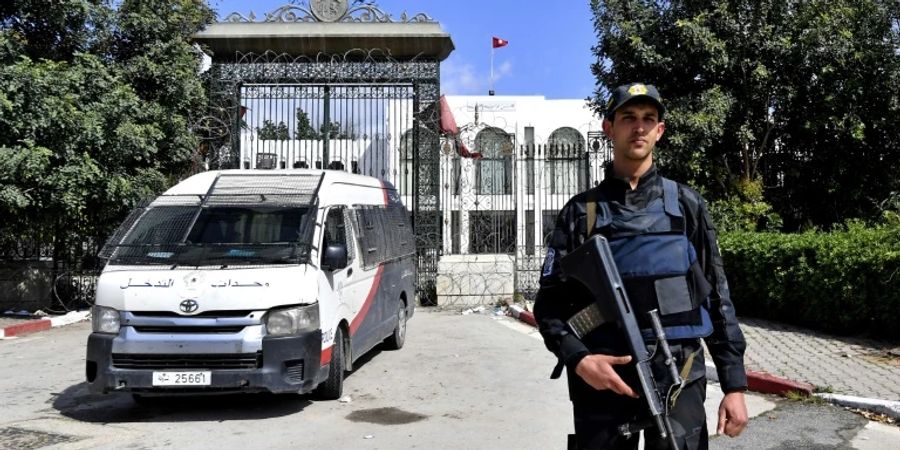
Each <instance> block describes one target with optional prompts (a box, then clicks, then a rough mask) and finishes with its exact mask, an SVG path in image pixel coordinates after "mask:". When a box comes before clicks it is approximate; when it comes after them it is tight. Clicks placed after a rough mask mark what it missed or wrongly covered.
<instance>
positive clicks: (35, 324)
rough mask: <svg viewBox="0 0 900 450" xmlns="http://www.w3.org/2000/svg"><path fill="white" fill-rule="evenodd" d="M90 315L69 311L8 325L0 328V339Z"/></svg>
mask: <svg viewBox="0 0 900 450" xmlns="http://www.w3.org/2000/svg"><path fill="white" fill-rule="evenodd" d="M90 315H91V312H90V311H71V312H69V313H67V314H65V315H62V316H58V317H52V318H48V319H37V320H29V321H27V322H22V323H17V324H15V325H9V326H7V327H4V328H0V339H6V338H12V337H18V336H23V335H26V334H31V333H37V332H39V331H46V330H49V329H51V328H56V327H61V326H64V325H70V324H73V323H77V322H81V321H84V320H87V319H88V318H89V317H90Z"/></svg>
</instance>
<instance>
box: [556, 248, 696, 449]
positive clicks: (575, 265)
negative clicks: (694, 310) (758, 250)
mask: <svg viewBox="0 0 900 450" xmlns="http://www.w3.org/2000/svg"><path fill="white" fill-rule="evenodd" d="M560 267H561V268H562V276H563V278H572V279H574V280H576V281H578V282H580V283H581V284H583V285H585V287H587V288H588V290H589V291H590V292H591V295H592V296H593V297H594V299H595V303H596V308H595V307H594V306H593V305H592V306H591V309H592V310H594V312H593V313H592V314H590V315H593V316H595V317H594V318H593V320H592V319H585V317H584V316H582V317H581V318H579V320H581V321H582V322H584V321H587V322H595V323H597V322H599V321H602V320H603V319H608V320H610V321H613V320H614V321H615V322H616V323H618V324H619V326H620V328H621V329H622V330H623V331H624V332H625V335H626V338H627V341H628V346H629V350H630V351H631V356H632V357H633V358H634V361H635V365H636V368H637V375H638V380H639V381H640V384H641V386H640V389H641V395H642V396H643V397H644V398H645V399H646V401H647V407H648V408H649V412H650V419H649V420H643V421H637V422H634V423H626V424H624V425H621V426H620V427H619V434H621V435H623V436H626V437H627V436H631V435H632V434H634V433H637V432H638V431H640V430H643V429H645V428H648V427H650V426H653V425H654V424H655V425H656V428H657V429H658V430H659V436H660V437H661V438H663V439H666V440H668V442H669V447H670V448H672V449H673V450H677V449H678V444H677V442H676V441H675V436H673V434H672V424H671V422H670V421H669V416H668V407H667V406H668V405H667V402H668V397H669V396H668V395H666V396H662V397H661V396H660V394H659V391H658V390H657V386H656V381H655V380H654V379H653V372H652V370H651V368H650V360H651V358H652V357H653V355H652V354H651V353H650V352H649V351H648V350H647V346H646V345H644V339H643V337H642V336H641V330H640V328H639V327H638V324H637V319H635V315H634V310H633V309H632V308H631V302H630V301H629V300H628V295H627V294H626V293H625V286H624V285H623V284H622V278H621V277H620V276H619V270H618V268H617V267H616V262H615V260H614V259H613V255H612V251H610V249H609V243H608V242H607V240H606V238H604V237H603V236H601V235H594V236H592V237H591V238H590V239H588V240H587V241H586V242H585V243H584V244H582V245H581V246H579V247H578V248H576V249H575V250H574V251H572V252H571V253H569V254H568V255H566V256H564V257H563V258H562V259H561V260H560ZM649 314H650V321H651V322H652V324H653V333H654V335H655V337H656V349H657V350H662V352H663V355H664V356H665V359H666V361H665V363H666V365H667V366H668V367H669V370H670V371H671V372H672V377H673V378H672V379H673V380H674V383H675V384H682V385H683V381H682V378H681V376H680V375H679V373H678V369H677V368H676V364H675V359H674V358H672V352H671V350H670V349H669V343H668V341H667V340H666V335H665V332H664V331H663V327H662V323H661V322H660V320H659V312H658V311H657V310H655V309H654V310H653V311H650V313H649ZM579 315H581V314H578V315H576V316H579ZM597 316H599V317H597ZM571 322H572V321H571V320H570V326H571V327H572V328H573V330H574V331H575V334H576V335H577V336H578V337H579V338H582V337H583V336H582V335H580V334H581V333H579V330H578V329H579V328H581V330H582V331H584V330H590V329H593V328H595V326H588V327H586V328H585V327H584V326H581V327H579V326H578V325H577V324H574V325H573V324H572V323H571ZM582 325H584V324H582ZM585 334H586V333H585Z"/></svg>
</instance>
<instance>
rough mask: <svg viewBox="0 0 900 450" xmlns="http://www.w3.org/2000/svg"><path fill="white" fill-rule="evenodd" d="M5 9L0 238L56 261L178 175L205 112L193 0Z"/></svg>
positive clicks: (20, 0)
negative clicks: (195, 119)
mask: <svg viewBox="0 0 900 450" xmlns="http://www.w3.org/2000/svg"><path fill="white" fill-rule="evenodd" d="M116 4H117V5H118V8H116V9H113V8H112V7H111V6H110V2H107V1H103V0H63V1H40V0H14V1H11V2H5V3H3V5H2V6H0V129H2V130H4V132H3V133H0V216H2V217H3V218H4V220H3V221H0V237H2V238H0V239H2V240H6V241H7V243H9V241H13V242H15V241H21V240H23V239H29V238H34V237H37V238H38V239H40V240H41V241H42V242H43V243H44V244H46V245H52V247H53V254H54V261H63V260H67V259H69V256H68V255H67V253H68V251H69V250H70V249H72V248H76V247H79V245H78V244H81V243H82V242H84V241H85V240H87V239H88V238H94V239H96V240H102V239H103V238H104V237H105V236H107V235H108V234H109V233H110V232H111V231H112V229H113V228H114V227H115V226H116V225H117V224H118V222H119V220H120V219H121V217H123V215H124V214H125V213H127V211H128V210H129V209H130V208H131V207H132V206H133V205H134V204H135V203H136V202H137V201H138V200H139V199H140V198H142V197H145V196H147V195H150V194H153V193H158V192H160V191H161V190H163V189H164V188H165V187H166V186H167V185H169V184H170V183H171V182H172V179H173V178H174V177H177V176H178V174H179V173H182V172H183V171H184V170H185V168H186V167H187V166H188V165H189V164H190V162H191V156H192V154H193V152H195V151H196V149H197V148H198V146H199V143H198V141H197V138H196V137H195V136H194V135H193V134H192V133H191V132H190V129H189V124H190V121H191V114H192V113H193V111H196V110H199V109H200V108H201V106H202V105H203V103H204V101H205V100H204V99H205V94H204V90H203V88H202V85H201V83H200V80H199V78H198V76H197V67H198V58H197V54H196V52H195V51H194V49H193V48H192V44H191V43H190V39H191V36H192V35H193V34H194V33H195V32H197V31H199V30H200V29H202V27H203V26H205V24H206V23H208V22H210V21H211V20H212V17H213V15H212V11H211V10H210V9H209V8H208V7H207V6H206V5H205V4H204V3H202V2H199V1H189V0H181V1H175V0H172V1H152V2H148V1H141V0H122V1H121V2H117V3H116Z"/></svg>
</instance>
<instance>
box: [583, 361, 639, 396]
mask: <svg viewBox="0 0 900 450" xmlns="http://www.w3.org/2000/svg"><path fill="white" fill-rule="evenodd" d="M629 362H631V356H610V355H587V356H585V357H584V358H581V361H579V362H578V366H576V367H575V373H577V374H578V376H580V377H581V378H582V379H583V380H584V381H585V382H586V383H587V384H589V385H591V387H593V388H594V389H597V390H600V391H602V390H604V389H609V390H611V391H613V392H615V393H617V394H621V395H627V396H629V397H634V398H637V397H638V395H637V394H636V393H635V392H634V391H633V390H632V389H631V387H629V386H628V385H627V384H625V382H624V381H622V377H620V376H619V374H617V373H616V371H615V370H613V366H614V365H619V364H628V363H629Z"/></svg>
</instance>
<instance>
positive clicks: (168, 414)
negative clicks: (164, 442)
mask: <svg viewBox="0 0 900 450" xmlns="http://www.w3.org/2000/svg"><path fill="white" fill-rule="evenodd" d="M51 395H53V398H52V399H51V400H49V402H52V404H53V408H54V409H56V410H57V411H59V412H60V414H62V415H63V416H65V417H68V418H71V419H75V420H79V421H82V422H92V423H129V422H194V421H211V420H215V421H220V422H221V421H226V420H253V419H267V418H272V417H281V416H287V415H290V414H294V413H298V412H300V411H303V409H304V408H306V407H307V406H309V405H310V404H312V400H311V397H310V396H304V395H297V394H283V395H273V394H223V395H200V396H173V397H153V398H146V399H143V401H141V402H140V403H138V402H136V401H135V400H134V399H133V398H132V397H131V395H129V394H126V393H111V394H93V393H91V392H90V391H89V390H88V384H87V383H80V384H76V385H74V386H70V387H68V388H66V389H65V390H64V391H62V392H59V393H54V394H51Z"/></svg>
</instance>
